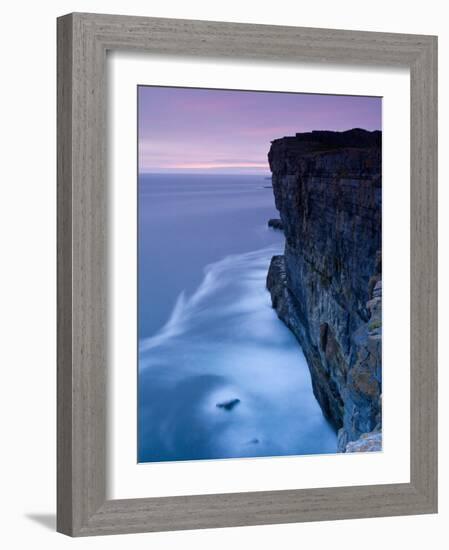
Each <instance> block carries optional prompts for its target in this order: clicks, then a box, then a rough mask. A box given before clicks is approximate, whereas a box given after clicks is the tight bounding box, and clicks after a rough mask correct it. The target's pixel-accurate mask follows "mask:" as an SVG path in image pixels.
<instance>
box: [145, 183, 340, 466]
mask: <svg viewBox="0 0 449 550" xmlns="http://www.w3.org/2000/svg"><path fill="white" fill-rule="evenodd" d="M138 208H139V210H138V214H139V224H138V225H139V227H138V232H139V235H138V236H139V239H138V242H139V245H138V246H139V250H138V252H139V265H138V276H139V281H138V283H139V284H138V291H139V297H138V311H139V313H138V322H139V342H138V346H139V353H138V357H139V361H138V362H139V364H138V457H137V458H138V462H160V461H173V460H200V459H222V458H243V457H258V456H286V455H304V454H318V453H319V454H322V453H333V452H336V446H337V442H336V434H335V432H334V430H333V429H332V428H331V427H330V426H329V424H328V422H327V421H326V419H325V418H324V417H323V414H322V412H321V409H320V407H319V405H318V403H317V401H316V400H315V397H314V395H313V391H312V384H311V380H310V374H309V370H308V367H307V364H306V361H305V358H304V355H303V353H302V350H301V347H300V346H299V344H298V342H297V340H296V339H295V337H294V336H293V335H292V333H291V332H290V331H289V329H288V328H287V327H286V326H285V325H284V324H283V323H282V322H281V321H280V320H279V319H278V317H277V315H276V312H275V311H274V310H273V309H272V307H271V300H270V295H269V293H268V291H267V290H266V288H265V280H266V275H267V271H268V266H269V264H270V260H271V257H272V256H273V255H275V254H282V251H283V247H284V236H283V233H282V232H281V231H277V230H274V229H271V228H268V226H267V221H268V219H269V218H276V217H278V213H277V211H276V209H275V206H274V197H273V191H272V189H271V181H270V179H269V178H267V177H264V176H240V175H202V174H201V175H196V174H176V175H173V174H145V175H141V176H140V179H139V207H138Z"/></svg>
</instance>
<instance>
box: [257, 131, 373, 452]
mask: <svg viewBox="0 0 449 550" xmlns="http://www.w3.org/2000/svg"><path fill="white" fill-rule="evenodd" d="M381 137H382V136H381V132H378V131H376V132H368V131H365V130H361V129H354V130H349V131H347V132H322V131H316V132H308V133H301V134H296V136H293V137H284V138H281V139H276V140H274V141H273V142H272V144H271V148H270V151H269V153H268V160H269V164H270V168H271V172H272V182H273V193H274V198H275V203H276V208H277V209H278V211H279V214H280V223H281V224H282V228H283V231H284V233H285V252H284V254H283V255H282V256H274V257H273V259H272V261H271V265H270V269H269V272H268V276H267V288H268V290H269V291H270V293H271V298H272V304H273V307H274V308H275V309H276V311H277V314H278V316H279V318H280V319H281V320H282V321H284V323H285V324H286V325H287V326H288V327H289V328H290V329H291V331H292V332H293V333H294V334H295V336H296V338H297V339H298V341H299V343H300V345H301V347H302V349H303V351H304V354H305V357H306V359H307V363H308V366H309V370H310V374H311V378H312V385H313V391H314V394H315V397H316V399H317V400H318V402H319V404H320V406H321V409H322V411H323V413H324V414H325V416H326V417H327V418H328V419H329V421H330V422H331V423H332V424H333V426H334V427H335V429H336V430H338V450H339V451H341V452H354V451H358V450H370V451H373V450H380V449H381V445H382V442H381V428H382V420H381V418H382V415H381V393H382V389H381V386H382V384H381V343H382V342H381V330H382V310H381V304H382V277H381V197H382V193H381Z"/></svg>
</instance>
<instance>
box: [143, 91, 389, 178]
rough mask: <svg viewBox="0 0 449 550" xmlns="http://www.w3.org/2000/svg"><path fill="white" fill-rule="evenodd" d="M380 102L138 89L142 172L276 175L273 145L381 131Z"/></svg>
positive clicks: (265, 94) (239, 92) (353, 97)
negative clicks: (314, 134)
mask: <svg viewBox="0 0 449 550" xmlns="http://www.w3.org/2000/svg"><path fill="white" fill-rule="evenodd" d="M381 101H382V100H381V98H378V97H360V96H337V95H318V94H299V93H279V92H251V91H249V92H242V91H233V90H232V91H231V90H208V89H195V88H168V87H155V86H139V87H138V126H139V127H138V132H139V134H138V139H139V173H181V172H185V173H205V174H207V173H214V174H266V175H268V174H270V170H269V167H268V161H267V154H268V151H269V149H270V142H271V141H272V140H274V139H276V138H280V137H283V136H293V135H295V134H296V133H297V132H309V131H312V130H340V131H343V130H349V129H351V128H364V129H366V130H380V129H381Z"/></svg>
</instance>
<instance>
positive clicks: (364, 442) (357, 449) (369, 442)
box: [346, 431, 382, 453]
mask: <svg viewBox="0 0 449 550" xmlns="http://www.w3.org/2000/svg"><path fill="white" fill-rule="evenodd" d="M381 450H382V433H381V432H380V431H377V432H371V433H366V434H362V435H361V436H360V437H359V439H357V441H351V442H350V443H348V444H347V446H346V452H347V453H361V452H366V451H371V452H373V451H381Z"/></svg>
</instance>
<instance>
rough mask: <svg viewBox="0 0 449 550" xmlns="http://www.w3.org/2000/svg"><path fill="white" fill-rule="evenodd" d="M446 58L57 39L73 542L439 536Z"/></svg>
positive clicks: (354, 47)
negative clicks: (402, 522)
mask: <svg viewBox="0 0 449 550" xmlns="http://www.w3.org/2000/svg"><path fill="white" fill-rule="evenodd" d="M436 83H437V39H436V37H433V36H422V35H403V34H387V33H371V32H359V31H343V30H328V29H307V28H296V27H277V26H267V25H247V24H230V23H214V22H206V21H187V20H170V19H156V18H142V17H128V16H117V15H99V14H80V13H75V14H69V15H66V16H63V17H61V18H59V19H58V510H57V528H58V531H60V532H62V533H65V534H68V535H71V536H87V535H100V534H116V533H131V532H142V531H163V530H179V529H197V528H211V527H226V526H239V525H261V524H268V523H288V522H301V521H317V520H331V519H344V518H362V517H375V516H387V515H389V516H392V515H405V514H423V513H435V512H436V511H437V355H436V352H437V85H436Z"/></svg>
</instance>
